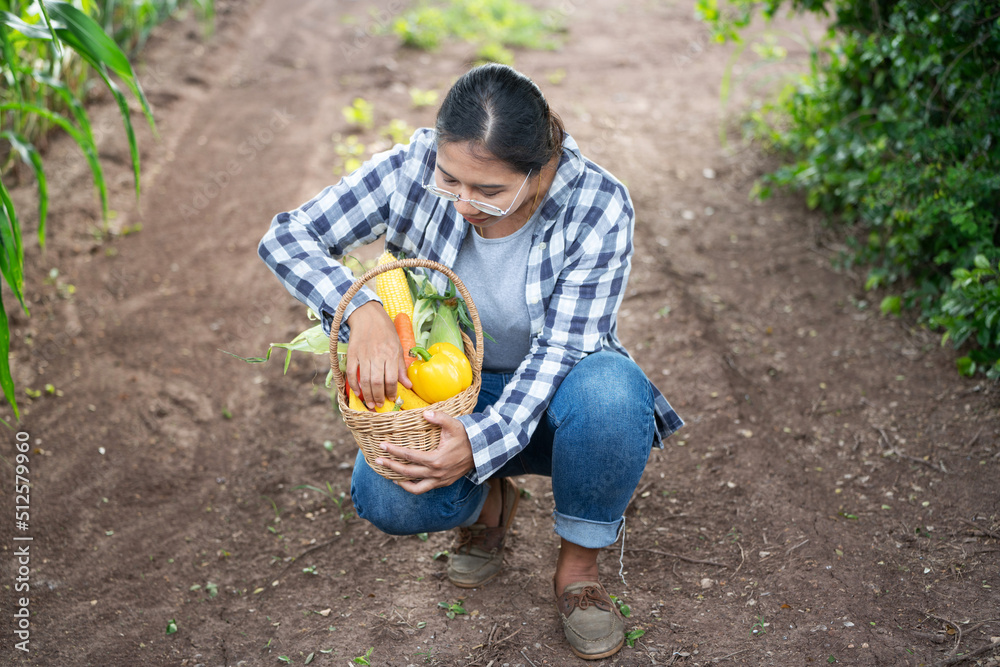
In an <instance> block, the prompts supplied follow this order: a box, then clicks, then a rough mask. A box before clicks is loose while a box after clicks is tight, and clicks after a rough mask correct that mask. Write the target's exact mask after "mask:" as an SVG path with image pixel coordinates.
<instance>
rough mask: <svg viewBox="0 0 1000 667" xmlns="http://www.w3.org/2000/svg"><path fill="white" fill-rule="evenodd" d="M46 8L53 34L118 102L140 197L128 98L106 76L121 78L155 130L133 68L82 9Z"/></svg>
mask: <svg viewBox="0 0 1000 667" xmlns="http://www.w3.org/2000/svg"><path fill="white" fill-rule="evenodd" d="M46 4H47V5H48V8H49V11H50V12H51V14H52V17H53V19H54V20H55V21H56V22H57V23H56V34H57V35H59V38H60V39H61V40H63V41H64V42H65V43H66V44H68V45H69V46H70V47H72V48H73V50H74V51H76V52H77V53H78V54H79V55H80V57H81V58H83V59H84V60H85V61H86V62H87V64H88V65H90V66H91V67H92V68H93V70H94V71H95V72H96V73H97V74H98V76H100V77H101V79H102V80H103V81H104V83H105V85H106V86H107V87H108V90H110V91H111V95H112V96H113V97H114V98H115V102H117V103H118V110H119V112H120V115H121V117H122V124H123V125H124V126H125V135H126V136H127V137H128V146H129V154H130V155H131V158H132V173H133V180H134V182H135V196H136V198H138V197H139V150H138V148H137V146H136V141H135V131H134V130H133V128H132V120H131V117H130V112H129V108H128V101H127V100H126V99H125V96H124V95H123V94H122V92H121V90H120V89H119V88H118V86H117V85H115V84H114V82H112V80H111V78H110V77H109V76H108V70H109V69H110V70H111V71H112V72H114V73H115V74H117V75H118V76H119V77H121V79H122V81H124V82H125V85H127V86H128V88H129V90H131V91H132V94H133V95H135V97H136V99H138V100H139V103H140V104H141V105H142V111H143V113H144V114H145V115H146V120H147V121H148V122H149V126H150V128H151V129H152V130H153V133H154V134H155V133H156V124H155V122H154V121H153V114H152V111H151V110H150V108H149V102H147V101H146V96H145V94H143V92H142V88H141V86H140V85H139V80H138V79H137V78H136V76H135V72H134V71H133V70H132V65H131V64H130V63H129V61H128V58H127V57H126V56H125V54H124V53H122V51H121V49H119V48H118V45H117V44H115V42H114V40H112V39H111V38H110V37H108V35H107V33H105V32H104V30H103V29H102V28H101V26H100V25H99V24H98V23H97V22H96V21H94V20H93V19H92V18H90V17H89V16H87V15H86V14H84V13H83V12H81V11H80V10H79V9H77V8H76V7H73V6H72V5H70V4H67V3H65V2H48V3H46Z"/></svg>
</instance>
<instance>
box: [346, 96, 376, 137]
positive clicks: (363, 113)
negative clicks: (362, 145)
mask: <svg viewBox="0 0 1000 667" xmlns="http://www.w3.org/2000/svg"><path fill="white" fill-rule="evenodd" d="M341 111H342V113H343V114H344V120H346V121H347V123H348V124H349V125H350V126H351V127H356V128H360V129H362V130H370V129H372V128H373V127H375V107H374V105H372V103H371V102H369V101H368V100H366V99H364V98H363V97H355V98H354V101H353V102H351V105H350V106H346V107H344V108H343V109H342V110H341Z"/></svg>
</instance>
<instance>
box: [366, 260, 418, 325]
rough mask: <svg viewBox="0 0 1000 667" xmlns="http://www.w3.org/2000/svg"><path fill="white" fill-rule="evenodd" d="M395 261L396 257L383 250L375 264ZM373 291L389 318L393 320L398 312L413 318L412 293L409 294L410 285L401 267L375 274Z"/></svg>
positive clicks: (379, 264)
mask: <svg viewBox="0 0 1000 667" xmlns="http://www.w3.org/2000/svg"><path fill="white" fill-rule="evenodd" d="M395 261H396V258H395V257H393V256H392V255H391V254H390V253H389V252H383V253H382V256H381V257H379V258H378V262H377V263H376V266H381V265H383V264H387V263H389V262H395ZM375 292H376V294H378V298H379V299H381V300H382V306H383V307H384V308H385V312H387V313H388V314H389V319H391V320H395V319H396V315H398V314H399V313H406V315H407V317H409V318H410V319H411V320H412V319H413V295H412V294H410V286H409V285H408V284H407V282H406V274H404V273H403V269H393V270H392V271H386V272H385V273H380V274H379V275H377V276H375Z"/></svg>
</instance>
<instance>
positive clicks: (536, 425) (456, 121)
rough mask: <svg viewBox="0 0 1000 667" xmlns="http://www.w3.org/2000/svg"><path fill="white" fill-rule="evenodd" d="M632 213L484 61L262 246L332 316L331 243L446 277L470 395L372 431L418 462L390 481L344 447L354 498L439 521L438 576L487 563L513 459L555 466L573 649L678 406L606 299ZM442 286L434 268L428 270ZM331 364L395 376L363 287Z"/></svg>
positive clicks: (529, 88)
mask: <svg viewBox="0 0 1000 667" xmlns="http://www.w3.org/2000/svg"><path fill="white" fill-rule="evenodd" d="M633 227H634V213H633V209H632V203H631V200H630V198H629V195H628V192H627V190H626V189H625V187H624V186H623V185H622V184H621V183H619V182H618V181H617V180H616V179H615V178H614V177H612V176H611V175H610V174H608V173H607V172H606V171H604V170H603V169H601V168H600V167H598V166H597V165H595V164H593V163H592V162H589V161H587V160H585V159H584V158H583V157H582V156H581V154H580V151H579V148H578V147H577V145H576V143H575V142H574V141H573V139H572V138H571V137H569V135H567V134H566V132H565V131H564V129H563V126H562V123H561V122H560V120H559V119H558V117H557V116H556V115H555V114H554V113H553V112H551V111H550V110H549V107H548V104H547V103H546V101H545V99H544V98H543V96H542V93H541V91H540V90H539V89H538V87H537V86H536V85H535V84H534V83H532V82H531V81H530V80H529V79H528V78H527V77H525V76H523V75H522V74H520V73H518V72H516V71H515V70H513V69H511V68H509V67H506V66H502V65H496V64H491V65H484V66H481V67H477V68H475V69H472V70H471V71H469V72H468V73H466V74H465V75H464V76H462V77H461V78H460V79H459V80H458V81H457V82H456V83H455V85H454V86H453V87H452V88H451V90H450V91H449V93H448V95H447V97H446V99H445V100H444V102H443V104H442V106H441V108H440V110H439V112H438V116H437V122H436V127H435V129H434V130H429V129H424V130H419V131H417V132H416V134H414V136H413V138H412V140H411V142H410V143H409V144H408V145H405V146H402V145H400V146H396V147H395V148H393V149H392V150H390V151H388V152H386V153H383V154H380V155H376V156H374V157H373V158H372V160H371V161H369V162H368V163H366V164H365V165H364V166H362V167H361V168H360V169H359V170H357V171H356V172H354V173H353V174H351V175H349V176H347V177H345V178H344V179H343V180H342V181H341V182H340V183H338V184H337V185H334V186H331V187H328V188H326V189H325V190H323V191H322V192H321V193H320V194H319V195H318V196H317V197H316V198H315V199H313V200H312V201H310V202H307V203H306V204H305V205H303V206H302V207H301V208H299V209H297V210H294V211H290V212H287V213H281V214H279V215H278V216H276V217H275V218H274V220H273V222H272V224H271V228H270V229H269V231H268V232H267V234H266V235H265V236H264V239H263V240H262V241H261V244H260V248H259V253H260V256H261V258H262V259H263V260H264V261H265V262H266V263H267V264H268V266H269V267H270V268H271V269H272V271H274V273H275V274H276V275H277V276H278V278H279V279H280V280H281V281H282V282H283V283H284V284H285V286H286V287H287V288H288V290H289V291H290V292H291V293H292V294H293V295H294V296H295V297H297V298H298V299H300V300H301V301H303V302H305V303H306V304H308V305H309V306H310V307H311V308H312V309H313V310H314V311H315V312H317V313H322V314H323V321H324V323H325V325H326V327H327V328H329V327H330V324H331V320H332V314H333V313H334V312H335V311H336V309H337V305H338V303H339V302H340V299H341V295H342V294H344V293H345V292H346V291H347V289H348V288H349V287H350V286H351V284H352V283H353V280H354V276H353V275H352V273H351V272H350V271H349V270H348V269H346V268H345V267H344V266H343V265H341V264H340V263H339V262H337V261H335V260H334V259H333V257H339V256H343V255H345V254H347V253H348V252H349V251H350V250H351V249H352V248H354V247H356V246H358V245H361V244H365V243H369V242H372V241H375V240H376V239H377V238H379V237H380V236H383V235H384V236H385V247H386V249H387V250H388V251H390V252H392V253H393V254H395V255H398V254H400V253H402V254H405V256H407V257H421V258H425V259H430V260H433V261H436V262H438V263H440V264H443V265H445V266H448V267H451V268H452V270H453V271H454V272H455V273H456V275H458V276H459V278H461V279H462V282H463V283H465V285H466V287H467V288H468V289H469V293H470V294H471V296H472V300H473V302H474V303H475V304H476V306H477V309H478V311H479V314H480V320H481V322H482V326H483V330H484V331H486V332H487V333H489V334H490V335H491V336H492V337H493V338H494V339H495V341H496V342H495V343H494V342H491V341H486V342H485V343H484V349H483V383H482V390H481V392H480V396H479V403H478V405H477V406H476V409H475V412H474V413H473V414H471V415H466V416H462V417H459V418H457V419H455V418H452V417H450V416H448V415H444V414H438V413H433V412H426V413H425V418H426V419H427V420H428V421H430V422H432V423H434V424H437V425H439V426H440V427H441V444H440V446H439V447H438V449H436V450H435V451H432V452H417V451H412V450H407V449H404V448H400V447H396V446H392V445H388V444H385V445H383V449H384V450H385V451H386V452H387V453H390V454H394V455H395V456H397V457H400V458H401V459H404V460H405V461H406V463H397V462H394V461H391V460H390V459H389V458H388V457H387V458H386V459H385V460H384V461H380V463H382V464H384V465H386V466H388V467H389V468H391V469H393V470H395V471H397V472H399V473H401V474H402V475H404V476H406V477H408V478H412V479H415V480H417V481H410V482H398V483H394V482H390V481H388V480H386V479H385V478H383V477H381V476H379V475H378V474H376V473H374V472H373V471H372V470H371V468H370V467H369V466H368V464H367V463H366V462H365V459H364V457H363V456H361V455H360V453H359V455H358V458H357V463H356V465H355V468H354V475H353V479H352V484H351V497H352V499H353V501H354V506H355V510H356V511H357V513H358V515H359V516H360V517H362V518H364V519H367V520H368V521H370V522H371V523H372V524H374V525H375V526H376V527H378V528H379V529H380V530H382V531H384V532H386V533H390V534H397V535H403V534H414V533H420V532H431V531H440V530H449V529H453V528H456V529H457V531H458V533H457V541H456V546H455V547H454V548H453V549H452V555H451V557H450V559H449V563H448V578H449V579H450V580H451V581H452V582H453V583H454V584H455V585H456V586H460V587H466V588H472V587H477V586H480V585H482V584H484V583H485V582H487V581H489V580H490V579H492V578H494V577H495V576H497V575H498V574H499V572H500V567H501V564H502V561H503V546H504V541H505V536H506V534H507V532H508V530H509V528H510V525H511V520H512V519H513V517H514V514H515V512H516V509H517V502H518V497H519V491H518V489H517V487H516V486H515V485H514V483H513V482H512V481H511V478H512V477H516V476H518V475H525V474H537V475H546V476H549V477H551V478H552V489H553V495H554V499H555V508H556V509H555V512H554V517H555V531H556V533H557V534H558V535H559V536H560V537H561V548H560V550H559V556H558V559H557V562H556V568H555V575H554V577H553V586H554V593H555V596H556V603H557V607H558V609H559V613H560V615H561V618H562V622H563V627H564V630H565V633H566V638H567V640H568V642H569V644H570V647H571V648H572V650H573V652H574V653H576V654H577V655H578V656H580V657H583V658H588V659H597V658H603V657H607V656H610V655H613V654H614V653H615V652H617V651H618V649H620V648H621V646H622V644H623V642H624V636H625V628H624V623H623V621H622V619H621V617H620V616H619V614H618V610H617V608H616V606H615V605H614V604H613V603H612V601H611V599H610V597H609V595H608V593H607V591H606V590H605V589H604V587H603V586H602V585H601V584H600V580H599V576H598V567H597V555H598V552H599V550H600V549H601V548H602V547H606V546H609V545H611V544H614V543H615V541H616V540H617V538H618V535H619V533H621V532H622V531H623V530H624V511H625V508H626V506H627V505H628V502H629V499H630V498H631V496H632V493H633V492H634V491H635V488H636V485H637V484H638V482H639V478H640V476H641V475H642V471H643V468H644V466H645V464H646V461H647V459H648V457H649V452H650V447H651V446H653V445H656V446H659V447H662V440H663V438H665V437H667V436H668V435H670V434H671V433H673V432H674V431H676V430H677V429H678V428H680V427H681V425H682V424H683V422H682V421H681V420H680V418H679V417H678V416H677V415H676V414H675V413H674V411H673V410H672V409H671V407H670V405H669V404H668V403H667V401H666V399H664V397H663V396H662V395H661V394H660V392H659V391H658V390H657V389H656V388H655V387H654V386H653V385H652V384H651V383H650V381H649V380H648V379H647V378H646V376H645V375H644V374H643V372H642V371H641V370H640V369H639V367H638V366H637V365H636V364H635V362H634V361H632V359H631V358H630V357H629V355H628V353H627V352H626V351H625V349H624V348H623V347H622V345H621V343H620V342H619V341H618V338H617V335H616V329H617V325H616V317H617V311H618V308H619V306H620V305H621V301H622V297H623V295H624V293H625V287H626V282H627V280H628V274H629V269H630V262H631V255H632V232H633ZM431 279H432V281H436V282H437V287H438V289H439V290H441V289H443V288H444V287H445V285H444V284H442V283H443V281H444V280H445V279H444V277H443V276H442V275H441V274H440V273H436V272H435V273H433V275H431ZM344 322H346V326H345V327H343V328H342V330H341V331H340V332H338V334H339V336H340V338H341V339H342V340H344V339H348V334H349V347H348V353H347V371H346V373H345V375H346V377H347V378H348V381H349V383H350V385H351V388H352V389H353V390H354V391H355V393H359V390H360V394H361V395H363V396H365V397H367V398H368V400H369V403H370V405H371V406H372V407H374V406H375V405H381V404H382V401H383V400H393V399H394V398H395V393H396V382H397V380H398V381H399V382H402V383H403V384H404V385H405V386H407V387H409V386H410V383H409V381H408V380H407V378H406V370H405V364H404V361H403V350H402V349H401V347H400V343H399V340H398V338H397V336H396V334H395V329H394V327H393V323H392V322H391V321H390V320H389V317H388V315H386V313H385V311H384V310H383V309H382V307H381V306H380V304H379V303H378V302H377V297H376V296H375V295H374V294H373V293H371V292H370V291H368V290H362V291H361V292H359V293H358V295H357V296H356V297H355V298H354V300H353V301H352V303H351V304H350V305H349V306H348V307H347V308H346V310H345V313H344Z"/></svg>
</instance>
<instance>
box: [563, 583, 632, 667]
mask: <svg viewBox="0 0 1000 667" xmlns="http://www.w3.org/2000/svg"><path fill="white" fill-rule="evenodd" d="M556 608H557V609H559V616H560V618H562V623H563V632H564V633H565V634H566V641H568V642H569V646H570V648H571V649H573V653H575V654H576V655H578V656H579V657H581V658H583V659H584V660H599V659H601V658H607V657H608V656H612V655H614V654H615V653H617V652H618V651H619V650H620V649H621V647H622V646H623V645H624V644H625V621H623V620H622V617H621V615H620V614H619V613H618V609H617V607H615V603H614V602H613V601H612V600H611V596H610V595H608V592H607V591H606V590H604V586H601V584H600V583H598V582H596V581H578V582H576V583H574V584H570V585H568V586H567V587H566V589H565V590H564V591H563V594H562V595H560V596H559V597H558V598H556Z"/></svg>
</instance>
